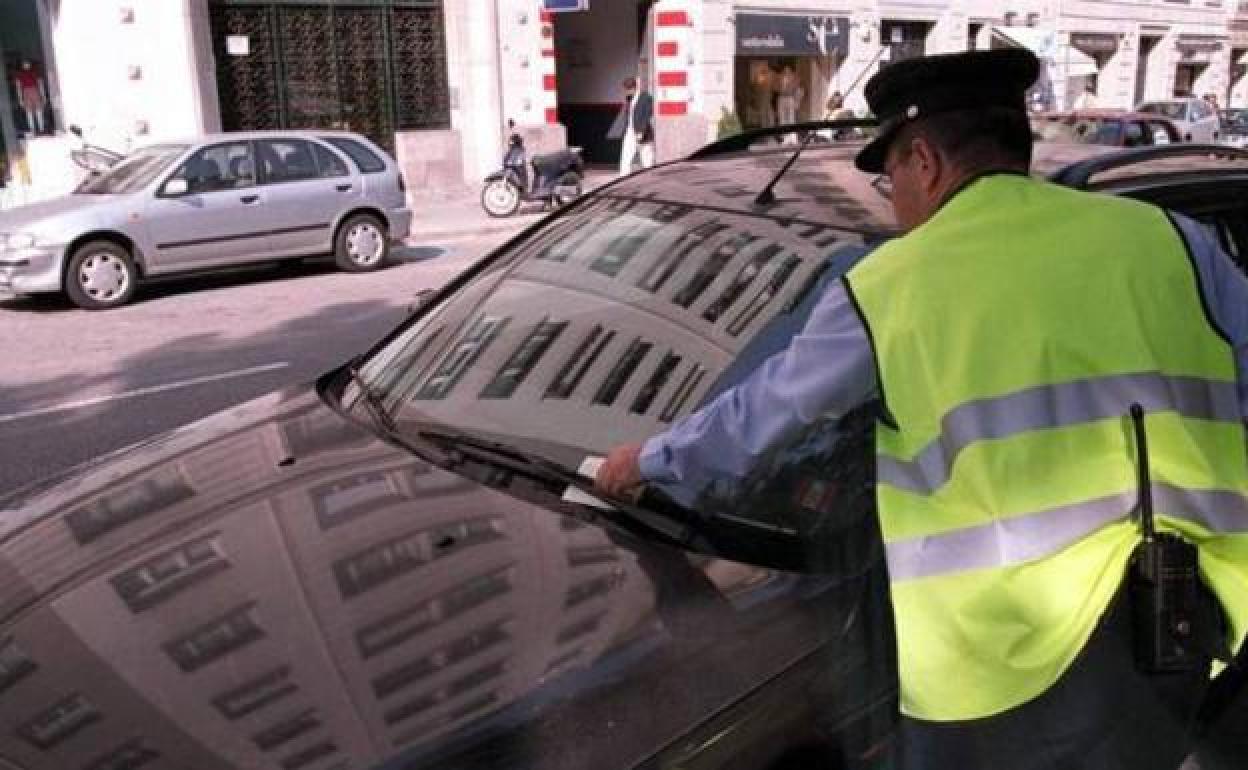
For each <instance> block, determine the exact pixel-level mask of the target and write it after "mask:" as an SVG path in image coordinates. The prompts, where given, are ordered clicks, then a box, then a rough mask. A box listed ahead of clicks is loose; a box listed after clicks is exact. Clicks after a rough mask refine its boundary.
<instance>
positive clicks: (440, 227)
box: [407, 169, 615, 246]
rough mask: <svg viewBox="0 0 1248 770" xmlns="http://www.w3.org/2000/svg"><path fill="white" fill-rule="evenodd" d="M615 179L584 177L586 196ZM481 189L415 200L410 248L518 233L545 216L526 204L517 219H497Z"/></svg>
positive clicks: (604, 174) (594, 173) (592, 173)
mask: <svg viewBox="0 0 1248 770" xmlns="http://www.w3.org/2000/svg"><path fill="white" fill-rule="evenodd" d="M614 178H615V174H614V173H612V172H609V171H602V170H599V169H590V170H588V171H586V174H585V188H584V189H585V192H589V191H590V190H594V189H597V188H598V187H600V186H602V185H604V184H606V183H607V182H609V181H611V180H612V179H614ZM480 196H481V188H480V186H479V185H476V186H473V187H470V188H467V190H466V192H465V193H464V194H463V195H456V196H448V197H443V196H437V197H435V196H431V195H429V196H426V195H420V194H415V195H413V196H412V214H413V216H412V232H411V234H410V235H409V236H408V237H407V243H408V244H409V245H411V246H425V245H429V244H431V243H437V242H438V241H447V240H457V239H461V238H472V237H479V236H484V235H509V234H512V233H518V232H520V230H522V229H524V228H525V227H527V226H528V225H530V224H532V223H534V222H536V221H537V220H538V219H539V218H541V217H542V216H543V215H544V214H545V213H547V212H544V211H542V205H541V204H540V203H525V204H523V205H522V206H521V207H520V211H518V212H517V213H516V215H515V216H512V217H508V218H507V219H495V218H494V217H491V216H490V215H489V214H486V213H485V209H483V208H481V197H480Z"/></svg>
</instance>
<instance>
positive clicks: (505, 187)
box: [481, 179, 520, 219]
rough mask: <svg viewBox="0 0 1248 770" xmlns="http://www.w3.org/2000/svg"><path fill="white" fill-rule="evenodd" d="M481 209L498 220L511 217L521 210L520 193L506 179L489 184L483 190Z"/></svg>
mask: <svg viewBox="0 0 1248 770" xmlns="http://www.w3.org/2000/svg"><path fill="white" fill-rule="evenodd" d="M481 208H483V209H485V213H487V214H489V215H490V216H492V217H495V218H498V219H502V218H504V217H509V216H511V215H512V214H515V213H516V210H517V209H519V208H520V191H519V190H518V189H516V186H515V185H514V184H512V183H511V182H509V181H507V180H506V179H495V180H493V181H490V182H487V183H486V185H485V188H484V189H482V190H481Z"/></svg>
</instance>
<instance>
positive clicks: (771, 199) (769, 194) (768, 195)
mask: <svg viewBox="0 0 1248 770" xmlns="http://www.w3.org/2000/svg"><path fill="white" fill-rule="evenodd" d="M814 138H815V132H814V131H808V132H807V133H806V136H805V137H803V138H802V143H801V144H799V145H798V146H797V151H796V152H794V153H793V155H792V157H790V158H789V160H788V162H786V163H785V164H784V166H782V167H781V168H780V170H779V171H778V172H776V175H775V176H773V177H772V178H771V181H770V182H768V183H767V186H766V187H764V188H763V190H762V192H760V193H759V194H758V196H757V197H756V198H754V205H755V206H770V205H771V204H773V203H775V202H776V193H775V191H774V190H775V186H776V182H779V181H780V178H781V177H783V176H784V175H785V173H786V172H787V171H788V170H789V169H790V168H792V167H793V164H794V163H796V162H797V159H798V157H799V156H800V155H801V154H802V150H805V149H806V145H808V144H810V142H811V140H812V139H814Z"/></svg>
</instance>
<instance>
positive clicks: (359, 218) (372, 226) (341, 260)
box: [334, 214, 390, 273]
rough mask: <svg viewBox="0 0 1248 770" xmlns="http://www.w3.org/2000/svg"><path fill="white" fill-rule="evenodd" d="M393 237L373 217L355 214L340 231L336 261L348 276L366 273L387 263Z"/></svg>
mask: <svg viewBox="0 0 1248 770" xmlns="http://www.w3.org/2000/svg"><path fill="white" fill-rule="evenodd" d="M388 256H390V237H389V236H388V235H387V234H386V226H385V225H383V224H382V223H381V222H380V221H379V220H378V219H377V217H375V216H373V215H372V214H356V215H355V216H353V217H350V218H349V219H347V221H346V222H343V223H342V227H340V228H338V237H337V238H336V239H335V241H334V261H335V262H336V263H337V264H338V268H339V269H341V270H345V271H347V272H348V273H365V272H368V271H369V270H376V269H378V268H380V267H381V266H382V265H384V264H386V258H387V257H388Z"/></svg>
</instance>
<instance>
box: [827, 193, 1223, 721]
mask: <svg viewBox="0 0 1248 770" xmlns="http://www.w3.org/2000/svg"><path fill="white" fill-rule="evenodd" d="M846 285H847V288H848V290H849V291H850V294H851V297H852V298H853V299H854V301H855V303H856V305H857V307H858V308H859V310H860V312H861V313H862V316H863V320H864V323H865V324H866V326H867V329H868V332H869V334H870V337H871V340H872V344H873V347H874V350H875V354H876V363H877V365H878V367H879V376H880V385H881V391H882V395H883V397H884V400H885V403H886V405H887V410H888V412H889V414H890V416H891V417H892V420H893V423H892V424H891V425H890V424H880V425H878V426H877V430H876V449H877V460H878V464H877V468H878V485H877V490H878V492H877V494H878V499H879V515H880V523H881V529H882V531H883V534H884V540H885V547H886V549H887V557H888V565H889V573H890V579H891V581H892V583H893V607H894V611H895V613H896V628H897V643H898V668H899V673H900V678H901V690H902V692H901V696H902V697H901V701H902V710H903V712H905V713H907V714H908V715H910V716H914V717H917V718H920V719H928V720H935V721H949V720H965V719H975V718H980V717H986V716H991V715H992V714H995V713H999V712H1001V711H1005V710H1007V709H1010V708H1014V707H1016V706H1018V705H1021V704H1022V703H1025V702H1026V701H1027V700H1029V699H1031V698H1034V697H1036V696H1038V695H1040V694H1041V693H1043V692H1044V691H1045V690H1046V689H1048V688H1049V687H1051V686H1052V684H1053V683H1054V682H1056V681H1057V679H1058V678H1059V677H1060V676H1061V674H1062V673H1063V672H1064V671H1065V669H1066V668H1067V667H1068V666H1069V665H1070V663H1071V661H1073V660H1074V659H1075V658H1076V656H1077V655H1078V652H1079V650H1080V649H1081V648H1082V646H1083V644H1084V643H1085V641H1086V640H1087V638H1088V637H1089V636H1090V635H1091V633H1092V631H1093V629H1095V627H1096V624H1097V620H1098V618H1099V617H1100V616H1101V614H1102V613H1103V612H1104V610H1105V608H1106V607H1107V606H1108V604H1109V602H1110V600H1111V599H1112V597H1113V596H1114V595H1115V593H1116V592H1117V591H1118V588H1119V586H1120V583H1121V579H1122V575H1123V570H1125V566H1126V563H1127V560H1128V559H1129V557H1130V553H1131V551H1132V549H1133V548H1134V545H1135V543H1137V542H1138V541H1139V535H1138V525H1136V524H1135V523H1134V522H1133V521H1132V520H1131V518H1130V517H1131V513H1132V510H1133V509H1134V507H1135V505H1136V501H1137V497H1138V492H1139V490H1138V489H1137V488H1136V484H1137V482H1136V469H1137V465H1136V458H1135V447H1134V441H1133V439H1132V436H1131V433H1130V429H1129V428H1130V426H1129V421H1128V420H1126V414H1127V410H1128V409H1129V408H1130V406H1131V404H1132V403H1139V404H1140V405H1141V406H1143V407H1144V409H1145V411H1146V413H1147V420H1146V422H1147V425H1148V431H1149V439H1150V441H1149V444H1150V453H1151V456H1152V467H1153V471H1154V472H1153V481H1154V486H1153V494H1154V499H1155V503H1156V507H1157V512H1158V515H1159V527H1160V528H1162V529H1168V530H1177V531H1181V532H1183V534H1184V535H1186V536H1188V537H1189V538H1191V539H1192V540H1193V541H1195V542H1197V543H1198V544H1199V545H1200V547H1201V572H1202V576H1204V577H1205V579H1206V580H1208V582H1209V583H1210V585H1211V587H1212V588H1213V590H1214V591H1215V593H1217V595H1218V597H1219V599H1220V600H1221V601H1222V603H1223V605H1224V606H1225V607H1226V608H1227V610H1228V613H1229V615H1230V617H1231V625H1232V632H1231V633H1232V637H1233V638H1232V640H1231V641H1232V642H1233V643H1234V644H1236V645H1237V644H1238V642H1239V641H1240V640H1242V638H1243V636H1244V633H1245V631H1246V630H1248V592H1245V591H1244V590H1242V589H1243V587H1244V586H1248V534H1245V533H1248V444H1245V439H1244V428H1243V424H1242V418H1243V415H1242V414H1241V406H1240V401H1239V395H1238V390H1237V385H1236V370H1235V362H1234V356H1233V351H1232V350H1231V348H1230V346H1229V345H1228V343H1227V342H1226V341H1225V340H1224V339H1223V338H1222V337H1221V336H1220V335H1219V334H1218V332H1217V330H1216V329H1214V328H1213V327H1212V326H1211V323H1210V321H1209V319H1207V317H1206V316H1205V311H1204V308H1203V306H1202V298H1201V295H1200V287H1199V284H1198V279H1197V276H1196V272H1195V269H1194V267H1193V265H1192V263H1191V261H1190V259H1189V255H1188V254H1187V253H1186V251H1185V246H1184V243H1183V241H1182V239H1181V238H1180V236H1179V234H1178V233H1177V232H1176V229H1175V227H1174V226H1173V224H1172V223H1171V222H1170V221H1169V220H1168V219H1167V218H1166V216H1165V214H1164V212H1161V211H1160V210H1158V209H1156V208H1154V207H1151V206H1147V205H1145V204H1141V203H1138V202H1135V201H1130V200H1125V199H1118V198H1111V197H1108V196H1100V195H1092V194H1087V193H1081V192H1075V191H1071V190H1067V189H1064V188H1059V187H1056V186H1053V185H1049V184H1046V183H1043V182H1038V181H1035V180H1032V179H1028V178H1025V177H1018V176H1004V175H999V176H990V177H986V178H982V179H980V180H978V181H976V182H975V183H973V184H972V185H970V186H968V187H966V188H965V189H963V190H962V191H961V192H960V193H958V194H957V195H956V196H955V197H954V198H953V199H952V200H950V201H949V202H948V203H947V204H946V205H945V206H944V207H943V208H942V209H941V210H940V211H939V212H937V214H936V215H935V216H933V217H932V218H931V219H930V220H929V221H928V222H927V223H925V224H924V225H922V226H920V227H919V228H916V229H915V230H914V231H913V232H912V233H910V234H909V235H907V236H906V237H905V238H901V239H897V240H894V241H892V242H890V243H887V244H885V245H884V246H882V247H881V248H879V249H878V250H876V251H875V252H874V253H873V254H871V255H870V256H868V257H867V258H866V259H864V260H863V261H862V262H860V263H859V264H858V265H856V266H855V267H854V269H853V270H851V271H850V273H849V275H848V276H847V279H846Z"/></svg>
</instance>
